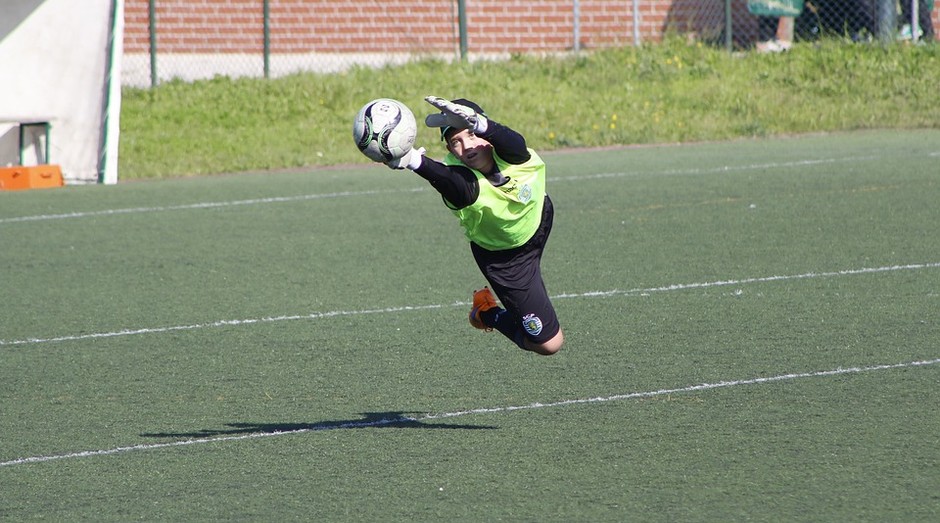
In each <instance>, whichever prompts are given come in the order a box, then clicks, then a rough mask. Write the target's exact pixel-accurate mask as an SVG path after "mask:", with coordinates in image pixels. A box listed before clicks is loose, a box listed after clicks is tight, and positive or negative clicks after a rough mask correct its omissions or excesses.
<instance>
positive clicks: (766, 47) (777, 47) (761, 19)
mask: <svg viewBox="0 0 940 523" xmlns="http://www.w3.org/2000/svg"><path fill="white" fill-rule="evenodd" d="M780 20H781V18H780V17H778V16H758V17H757V44H756V46H755V47H756V48H757V51H758V52H761V53H779V52H781V51H787V50H789V49H790V47H791V45H792V44H791V43H790V42H789V41H785V40H780V39H778V38H777V31H778V29H779V28H780Z"/></svg>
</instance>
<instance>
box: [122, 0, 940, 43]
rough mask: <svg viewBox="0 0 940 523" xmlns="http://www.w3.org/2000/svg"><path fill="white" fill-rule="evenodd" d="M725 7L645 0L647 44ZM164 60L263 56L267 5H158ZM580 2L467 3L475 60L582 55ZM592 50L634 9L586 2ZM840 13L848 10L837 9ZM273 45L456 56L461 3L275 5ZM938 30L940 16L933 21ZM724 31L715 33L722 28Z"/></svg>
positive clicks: (711, 20) (625, 24)
mask: <svg viewBox="0 0 940 523" xmlns="http://www.w3.org/2000/svg"><path fill="white" fill-rule="evenodd" d="M724 3H725V2H724V0H641V1H640V2H639V14H640V24H639V35H640V40H641V41H642V42H649V41H658V40H660V39H661V38H662V34H663V31H664V30H665V29H664V28H665V27H666V26H670V27H677V28H679V29H681V30H687V31H692V32H696V33H699V34H702V35H705V36H712V37H713V36H715V33H716V32H720V30H721V26H722V23H723V9H724ZM155 5H156V18H157V35H158V38H157V50H158V52H160V53H184V54H185V53H251V54H260V53H261V52H262V50H263V46H264V43H263V23H264V17H263V0H156V4H155ZM573 5H574V2H573V1H572V0H466V9H467V19H468V26H469V27H468V30H467V40H468V46H469V51H470V52H471V53H507V52H508V53H521V52H531V51H564V50H568V49H571V48H572V47H573V46H574V40H573V36H574V14H573ZM579 5H580V35H581V37H580V40H581V42H580V43H581V47H582V48H586V49H591V48H598V47H609V46H618V45H631V44H632V43H633V34H634V27H633V0H581V1H580V2H579ZM839 5H842V4H839ZM732 7H733V13H734V20H735V35H736V37H744V38H747V37H749V36H750V35H751V33H753V26H754V20H755V19H754V17H753V16H750V15H748V14H747V7H746V0H733V1H732ZM269 13H270V18H269V20H270V27H271V31H270V45H271V52H272V53H274V54H291V53H309V52H317V53H369V52H400V53H420V52H430V53H442V52H443V53H451V52H454V51H455V50H456V49H457V48H458V46H459V42H460V40H459V34H458V19H457V0H381V1H378V0H365V1H363V0H270V2H269ZM933 19H934V25H935V27H936V26H937V25H938V23H940V13H938V11H937V10H936V9H935V10H934V12H933ZM148 24H149V15H148V0H126V4H125V39H124V49H125V52H126V53H129V54H142V53H147V52H149V49H150V40H149V33H148ZM716 24H717V25H716Z"/></svg>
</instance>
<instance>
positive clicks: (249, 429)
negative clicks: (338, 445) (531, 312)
mask: <svg viewBox="0 0 940 523" xmlns="http://www.w3.org/2000/svg"><path fill="white" fill-rule="evenodd" d="M361 415H362V418H361V419H357V420H337V421H321V422H319V423H227V424H226V425H225V426H226V427H228V428H223V429H202V430H198V431H193V432H155V433H143V434H141V437H144V438H207V437H213V436H241V435H250V434H282V433H289V432H314V431H319V430H336V429H365V428H402V429H461V430H492V429H495V428H496V427H493V426H489V425H455V424H452V423H429V422H428V420H424V421H422V420H420V419H418V418H415V417H412V416H408V415H406V413H404V412H363V413H361Z"/></svg>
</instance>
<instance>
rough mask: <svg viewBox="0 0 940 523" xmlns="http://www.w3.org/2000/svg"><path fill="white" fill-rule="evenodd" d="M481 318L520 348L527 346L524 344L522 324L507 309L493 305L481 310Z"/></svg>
mask: <svg viewBox="0 0 940 523" xmlns="http://www.w3.org/2000/svg"><path fill="white" fill-rule="evenodd" d="M480 319H481V320H483V323H484V324H485V325H486V326H487V327H492V328H494V329H496V330H498V331H499V332H500V334H502V335H503V336H505V337H507V338H509V341H511V342H513V343H515V344H516V345H517V346H518V347H519V348H520V349H523V348H525V346H524V345H523V340H524V339H525V336H523V334H522V327H521V326H520V325H521V324H520V322H519V321H517V320H516V318H514V317H513V315H512V314H510V313H509V311H507V310H506V309H501V308H499V307H493V308H492V309H490V310H488V311H483V312H481V313H480Z"/></svg>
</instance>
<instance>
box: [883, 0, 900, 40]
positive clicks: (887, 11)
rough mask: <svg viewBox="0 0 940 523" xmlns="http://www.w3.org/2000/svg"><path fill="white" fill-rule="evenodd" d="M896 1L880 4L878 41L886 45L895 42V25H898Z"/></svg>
mask: <svg viewBox="0 0 940 523" xmlns="http://www.w3.org/2000/svg"><path fill="white" fill-rule="evenodd" d="M896 9H897V4H896V3H895V0H879V2H878V39H879V40H881V41H882V42H884V43H888V42H890V41H892V40H894V34H895V25H897V23H898V18H897V16H898V15H897V11H896Z"/></svg>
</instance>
